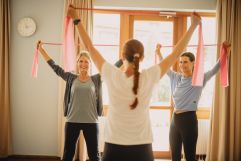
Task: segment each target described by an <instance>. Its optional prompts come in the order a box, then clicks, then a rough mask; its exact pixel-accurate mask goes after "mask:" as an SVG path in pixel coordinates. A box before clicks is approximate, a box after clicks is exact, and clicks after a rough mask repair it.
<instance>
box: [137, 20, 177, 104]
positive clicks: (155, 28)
mask: <svg viewBox="0 0 241 161" xmlns="http://www.w3.org/2000/svg"><path fill="white" fill-rule="evenodd" d="M133 37H134V38H135V39H138V40H140V41H141V42H142V43H143V45H144V48H145V59H144V61H143V62H142V63H141V64H140V68H141V69H146V68H148V67H150V66H152V65H154V64H155V63H156V62H159V61H158V60H156V58H155V48H156V44H157V43H160V44H162V45H163V46H165V45H172V44H173V42H172V40H173V23H172V22H160V21H135V22H134V36H133ZM171 50H172V49H171V48H163V49H162V52H163V56H164V57H165V56H166V55H168V54H169V53H170V52H171ZM165 54H166V55H165ZM157 74H158V73H157ZM170 95H171V93H170V83H169V78H167V76H164V77H163V78H162V79H161V80H160V81H159V84H158V86H157V88H156V90H154V93H153V97H152V101H151V103H152V105H154V104H158V105H170Z"/></svg>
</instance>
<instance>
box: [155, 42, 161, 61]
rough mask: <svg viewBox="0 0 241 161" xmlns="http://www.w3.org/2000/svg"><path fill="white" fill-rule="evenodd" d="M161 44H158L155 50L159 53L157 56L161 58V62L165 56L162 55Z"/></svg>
mask: <svg viewBox="0 0 241 161" xmlns="http://www.w3.org/2000/svg"><path fill="white" fill-rule="evenodd" d="M161 47H162V46H161V44H159V43H158V44H156V50H155V53H156V55H157V57H158V58H159V61H160V62H161V61H162V60H163V56H162V53H161Z"/></svg>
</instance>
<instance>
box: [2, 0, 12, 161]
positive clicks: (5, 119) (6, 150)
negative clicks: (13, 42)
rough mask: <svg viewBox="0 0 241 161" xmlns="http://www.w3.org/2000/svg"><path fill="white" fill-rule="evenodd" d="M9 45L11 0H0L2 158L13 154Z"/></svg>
mask: <svg viewBox="0 0 241 161" xmlns="http://www.w3.org/2000/svg"><path fill="white" fill-rule="evenodd" d="M9 46H10V6H9V0H0V158H2V157H7V156H8V155H10V154H11V130H10V129H11V122H10V120H11V119H10V100H9V98H10V93H9V92H10V90H9V84H10V83H9V53H10V52H9V49H10V47H9Z"/></svg>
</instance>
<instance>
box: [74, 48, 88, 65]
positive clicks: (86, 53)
mask: <svg viewBox="0 0 241 161" xmlns="http://www.w3.org/2000/svg"><path fill="white" fill-rule="evenodd" d="M82 56H85V57H86V58H87V59H88V60H89V61H90V56H89V52H88V51H85V50H82V51H80V52H79V53H78V54H77V62H79V59H80V57H82Z"/></svg>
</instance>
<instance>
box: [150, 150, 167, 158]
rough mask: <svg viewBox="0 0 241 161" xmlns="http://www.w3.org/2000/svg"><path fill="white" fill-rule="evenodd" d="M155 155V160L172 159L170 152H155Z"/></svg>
mask: <svg viewBox="0 0 241 161" xmlns="http://www.w3.org/2000/svg"><path fill="white" fill-rule="evenodd" d="M153 155H154V158H155V159H160V158H161V159H171V152H170V151H153Z"/></svg>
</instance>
